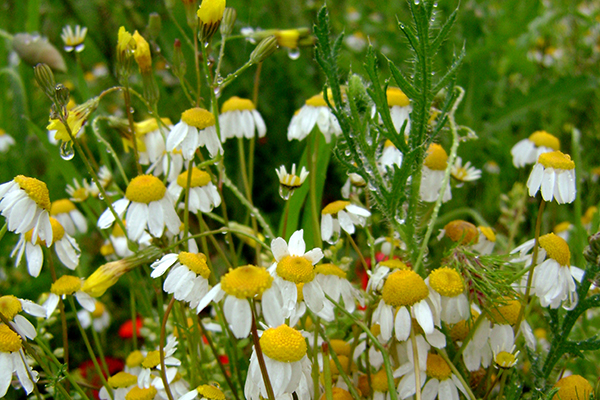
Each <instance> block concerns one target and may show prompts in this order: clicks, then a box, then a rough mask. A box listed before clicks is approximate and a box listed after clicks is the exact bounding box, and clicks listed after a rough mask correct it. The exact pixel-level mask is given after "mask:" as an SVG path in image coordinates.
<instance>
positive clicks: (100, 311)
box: [77, 300, 110, 332]
mask: <svg viewBox="0 0 600 400" xmlns="http://www.w3.org/2000/svg"><path fill="white" fill-rule="evenodd" d="M95 306H96V308H95V309H94V311H91V312H90V311H88V310H86V309H83V310H79V311H78V312H77V318H79V322H80V323H81V326H82V328H83V329H87V328H89V327H90V326H93V328H94V330H95V331H96V332H102V331H104V330H106V329H107V328H108V326H109V325H110V314H109V313H108V310H107V309H106V306H105V305H104V304H103V303H101V302H99V301H97V300H96V302H95Z"/></svg>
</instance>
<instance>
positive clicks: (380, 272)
mask: <svg viewBox="0 0 600 400" xmlns="http://www.w3.org/2000/svg"><path fill="white" fill-rule="evenodd" d="M394 269H404V270H408V269H409V268H408V267H407V266H406V264H404V263H403V262H402V261H401V260H399V259H397V258H393V259H391V260H384V261H380V262H379V263H377V265H376V266H375V269H374V270H372V271H368V273H369V282H368V283H367V289H366V291H367V292H381V289H382V288H383V284H384V283H385V280H386V279H387V277H388V275H389V274H390V272H392V271H393V270H394Z"/></svg>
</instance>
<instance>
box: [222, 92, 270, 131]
mask: <svg viewBox="0 0 600 400" xmlns="http://www.w3.org/2000/svg"><path fill="white" fill-rule="evenodd" d="M219 123H220V125H221V140H222V141H223V142H225V141H226V140H227V139H229V138H234V137H237V138H246V139H252V138H253V137H254V132H256V133H257V134H258V137H259V138H262V137H264V136H265V134H266V132H267V127H266V125H265V121H264V120H263V119H262V117H261V115H260V114H259V112H258V111H256V106H255V105H254V103H253V102H252V101H251V100H248V99H242V98H240V97H237V96H233V97H231V98H230V99H229V100H226V101H225V102H224V103H223V106H222V107H221V115H219Z"/></svg>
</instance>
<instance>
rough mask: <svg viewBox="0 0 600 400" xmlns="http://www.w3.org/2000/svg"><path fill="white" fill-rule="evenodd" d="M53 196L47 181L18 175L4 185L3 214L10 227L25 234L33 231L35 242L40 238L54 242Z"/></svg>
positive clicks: (1, 188)
mask: <svg viewBox="0 0 600 400" xmlns="http://www.w3.org/2000/svg"><path fill="white" fill-rule="evenodd" d="M50 206H51V203H50V195H49V193H48V188H47V187H46V184H45V183H44V182H42V181H40V180H37V179H35V178H28V177H26V176H23V175H17V176H16V177H15V179H13V180H12V181H10V182H6V183H3V184H2V185H0V214H2V216H4V217H5V218H6V221H7V223H8V230H9V231H11V232H14V233H25V232H27V231H29V230H33V233H32V235H31V243H35V242H36V241H37V239H38V237H39V238H40V239H42V240H44V241H45V242H46V246H48V247H50V245H52V225H50V215H49V211H50Z"/></svg>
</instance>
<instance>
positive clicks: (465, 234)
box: [437, 219, 479, 245]
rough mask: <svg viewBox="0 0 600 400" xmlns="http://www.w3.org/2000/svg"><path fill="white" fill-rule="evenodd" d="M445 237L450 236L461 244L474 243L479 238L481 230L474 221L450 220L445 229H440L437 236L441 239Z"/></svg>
mask: <svg viewBox="0 0 600 400" xmlns="http://www.w3.org/2000/svg"><path fill="white" fill-rule="evenodd" d="M443 237H448V238H449V239H450V240H452V241H453V242H455V243H460V244H461V245H473V244H476V243H477V241H478V240H479V231H478V230H477V227H476V226H475V225H473V224H472V223H470V222H467V221H463V220H462V219H455V220H454V221H450V222H448V223H447V224H446V225H445V226H444V229H442V230H440V234H439V235H438V237H437V238H438V240H441V239H442V238H443Z"/></svg>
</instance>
